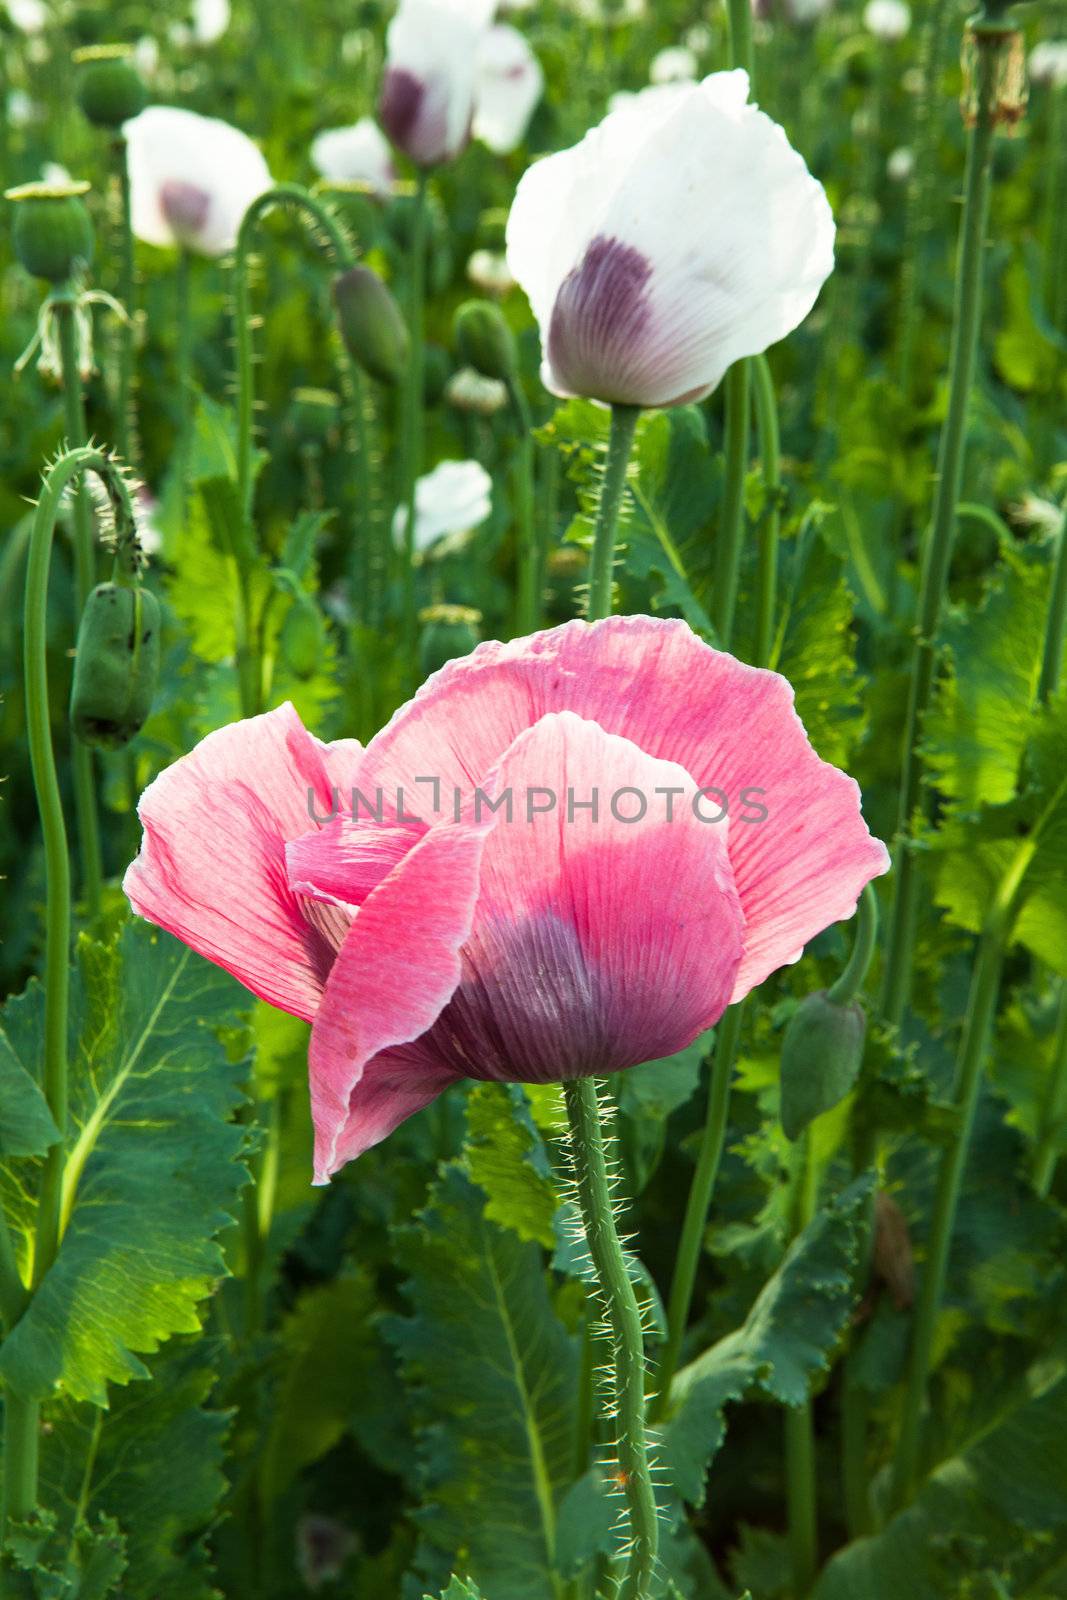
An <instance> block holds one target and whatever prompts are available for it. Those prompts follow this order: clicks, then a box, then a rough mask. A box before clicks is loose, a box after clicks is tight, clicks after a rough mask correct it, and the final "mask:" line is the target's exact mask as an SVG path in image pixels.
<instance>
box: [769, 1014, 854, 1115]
mask: <svg viewBox="0 0 1067 1600" xmlns="http://www.w3.org/2000/svg"><path fill="white" fill-rule="evenodd" d="M866 1034H867V1017H866V1014H865V1012H864V1010H863V1007H862V1006H861V1005H860V1003H859V1001H858V1000H852V1001H850V1002H849V1003H848V1004H847V1005H843V1006H840V1005H836V1004H835V1003H834V1002H833V1001H832V1000H831V999H830V998H829V997H828V995H827V993H826V990H825V989H819V990H817V991H816V993H815V994H809V995H807V996H806V997H805V998H804V999H803V1000H802V1001H801V1002H800V1005H799V1006H798V1007H797V1009H796V1010H795V1011H794V1013H793V1015H792V1017H791V1018H790V1021H789V1026H788V1027H787V1028H786V1030H785V1037H784V1038H783V1040H782V1069H781V1071H782V1080H781V1081H782V1110H781V1114H782V1130H783V1132H784V1133H785V1136H786V1138H787V1139H798V1138H799V1137H800V1135H801V1134H802V1133H803V1132H804V1129H805V1128H806V1127H807V1125H808V1123H809V1122H811V1121H812V1120H813V1119H814V1118H815V1117H818V1116H821V1114H822V1113H823V1112H824V1111H829V1110H830V1109H831V1108H832V1107H833V1106H836V1105H837V1104H838V1102H839V1101H840V1100H843V1099H844V1098H845V1095H846V1094H848V1092H849V1090H850V1089H851V1088H852V1086H853V1084H854V1083H855V1081H856V1079H857V1077H858V1076H859V1070H860V1066H861V1065H862V1063H863V1043H864V1039H865V1038H866Z"/></svg>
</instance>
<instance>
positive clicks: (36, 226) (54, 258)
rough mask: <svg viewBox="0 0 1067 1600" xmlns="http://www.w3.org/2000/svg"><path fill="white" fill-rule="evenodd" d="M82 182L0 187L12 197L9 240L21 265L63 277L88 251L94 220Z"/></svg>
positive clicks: (55, 279)
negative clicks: (12, 224)
mask: <svg viewBox="0 0 1067 1600" xmlns="http://www.w3.org/2000/svg"><path fill="white" fill-rule="evenodd" d="M88 192H89V185H88V184H87V183H75V182H67V183H24V184H21V185H20V186H19V187H18V188H16V189H8V190H6V191H5V195H4V198H5V199H6V200H13V201H14V202H15V227H14V232H13V243H14V246H15V255H16V256H17V257H18V259H19V261H20V262H21V264H22V265H23V266H24V267H25V268H26V271H27V272H29V273H31V274H32V275H33V276H34V277H35V278H46V279H47V280H48V282H49V283H66V282H67V281H68V279H70V278H72V277H73V276H74V275H75V273H77V272H79V271H80V270H81V269H82V268H84V267H86V266H87V265H88V264H89V262H90V261H91V260H92V256H93V242H94V240H93V225H92V222H91V220H90V218H89V212H88V211H87V209H86V206H85V202H84V200H83V199H82V196H83V195H85V194H88Z"/></svg>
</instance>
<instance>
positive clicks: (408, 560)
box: [400, 171, 429, 658]
mask: <svg viewBox="0 0 1067 1600" xmlns="http://www.w3.org/2000/svg"><path fill="white" fill-rule="evenodd" d="M428 210H429V191H428V179H427V176H426V173H425V172H422V171H420V172H419V175H418V179H417V180H416V187H415V202H414V207H413V211H412V219H411V260H410V262H409V273H408V331H409V333H410V335H411V353H410V356H409V359H408V370H407V383H406V384H405V386H404V390H403V394H402V397H401V398H402V409H401V446H402V455H401V461H402V464H403V465H402V477H401V483H400V504H401V505H402V506H403V507H404V548H403V572H402V573H401V592H402V595H403V621H404V639H405V643H406V646H407V649H408V651H409V654H410V655H411V656H412V658H413V657H414V646H415V624H416V616H415V613H416V605H415V491H416V487H417V485H418V481H419V474H420V472H421V471H422V457H423V426H424V417H423V401H424V398H425V385H426V375H425V359H426V352H425V339H426V326H425V323H426V306H425V299H426V240H427V222H428V215H427V214H428Z"/></svg>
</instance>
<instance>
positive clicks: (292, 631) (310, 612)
mask: <svg viewBox="0 0 1067 1600" xmlns="http://www.w3.org/2000/svg"><path fill="white" fill-rule="evenodd" d="M278 644H279V648H280V650H281V654H282V659H283V660H284V661H285V663H286V665H287V666H288V667H290V668H291V670H292V671H293V672H295V674H296V676H297V677H298V678H310V677H311V675H312V673H313V672H314V671H315V668H316V667H317V666H318V665H319V663H320V662H321V661H322V653H323V650H324V649H325V647H326V630H325V628H324V627H323V623H322V613H321V611H320V610H319V608H318V606H317V605H316V604H315V602H314V600H312V598H311V596H310V595H306V594H298V595H297V596H296V598H295V599H294V601H293V603H292V605H291V606H290V607H289V610H288V611H287V612H286V614H285V621H284V622H283V623H282V628H281V633H280V635H279V639H278Z"/></svg>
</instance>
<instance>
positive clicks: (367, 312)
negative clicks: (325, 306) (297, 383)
mask: <svg viewBox="0 0 1067 1600" xmlns="http://www.w3.org/2000/svg"><path fill="white" fill-rule="evenodd" d="M333 301H334V305H335V306H336V307H337V317H338V322H339V324H340V328H341V337H342V338H343V339H344V341H345V344H346V346H347V347H348V350H349V353H350V354H351V355H352V356H353V358H354V359H355V360H356V361H358V362H359V364H360V366H361V367H364V368H365V369H366V371H367V372H369V373H370V375H371V377H372V378H377V379H378V380H379V382H380V383H397V382H399V380H400V378H401V376H402V374H403V373H404V371H405V369H406V367H407V364H408V357H409V353H410V340H409V338H408V330H407V324H406V323H405V321H404V318H403V315H402V313H401V310H400V307H399V306H398V305H397V303H396V300H395V298H394V297H393V295H392V293H391V292H390V291H389V289H387V288H386V286H385V284H384V283H383V282H382V280H381V278H379V277H378V274H377V273H376V272H372V271H371V269H370V267H349V269H348V271H347V272H343V273H342V274H341V276H340V277H339V278H335V279H334V283H333Z"/></svg>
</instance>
